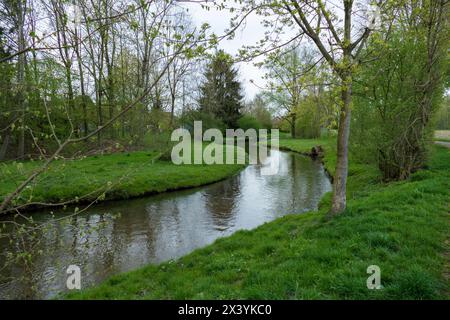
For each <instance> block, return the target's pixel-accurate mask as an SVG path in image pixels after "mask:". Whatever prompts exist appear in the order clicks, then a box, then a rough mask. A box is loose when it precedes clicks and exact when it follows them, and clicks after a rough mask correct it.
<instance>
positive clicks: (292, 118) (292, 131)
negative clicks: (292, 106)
mask: <svg viewBox="0 0 450 320" xmlns="http://www.w3.org/2000/svg"><path fill="white" fill-rule="evenodd" d="M296 121H297V115H296V114H295V113H294V114H292V115H291V137H292V138H296V137H297V134H296V133H295V122H296Z"/></svg>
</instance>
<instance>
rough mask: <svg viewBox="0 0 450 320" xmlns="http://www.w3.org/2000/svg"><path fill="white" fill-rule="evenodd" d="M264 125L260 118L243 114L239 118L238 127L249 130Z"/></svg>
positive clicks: (257, 128)
mask: <svg viewBox="0 0 450 320" xmlns="http://www.w3.org/2000/svg"><path fill="white" fill-rule="evenodd" d="M262 127H263V126H262V124H261V123H260V122H259V121H258V120H256V118H255V117H252V116H251V115H243V116H242V117H241V118H239V120H238V128H241V129H243V130H247V129H255V130H259V129H261V128H262Z"/></svg>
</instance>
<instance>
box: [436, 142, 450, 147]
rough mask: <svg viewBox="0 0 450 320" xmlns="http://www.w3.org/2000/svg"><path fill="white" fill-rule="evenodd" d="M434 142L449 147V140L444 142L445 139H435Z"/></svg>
mask: <svg viewBox="0 0 450 320" xmlns="http://www.w3.org/2000/svg"><path fill="white" fill-rule="evenodd" d="M434 143H436V144H438V145H440V146H444V147H447V148H449V149H450V142H445V141H435V142H434Z"/></svg>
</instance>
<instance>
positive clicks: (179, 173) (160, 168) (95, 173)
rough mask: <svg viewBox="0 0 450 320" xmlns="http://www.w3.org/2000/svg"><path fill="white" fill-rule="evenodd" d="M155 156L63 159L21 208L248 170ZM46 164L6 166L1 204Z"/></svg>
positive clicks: (152, 189)
mask: <svg viewBox="0 0 450 320" xmlns="http://www.w3.org/2000/svg"><path fill="white" fill-rule="evenodd" d="M156 155H157V154H156V153H154V152H130V153H117V154H110V155H101V156H92V157H87V158H84V159H78V160H57V161H55V162H54V163H52V164H51V166H50V167H49V169H48V170H47V171H46V172H44V173H42V174H41V175H40V176H39V177H38V179H36V181H35V183H33V184H32V185H30V187H28V188H27V189H26V190H25V191H24V192H23V193H22V194H21V195H20V197H19V198H17V199H16V200H15V204H19V205H20V204H24V203H30V202H46V203H59V202H63V201H67V200H70V199H76V198H78V199H80V200H79V201H91V200H94V199H99V200H105V199H106V200H108V199H127V198H131V197H137V196H142V195H145V194H152V193H159V192H164V191H169V190H176V189H182V188H189V187H197V186H200V185H204V184H208V183H212V182H215V181H219V180H222V179H225V178H227V177H229V176H231V175H233V174H235V173H237V172H238V171H239V170H240V169H242V168H243V167H244V166H243V165H174V164H172V162H170V161H154V159H155V157H156ZM41 164H42V162H41V161H27V162H22V163H16V162H8V163H2V164H0V201H1V199H2V198H3V197H5V195H6V194H8V193H10V192H11V191H13V190H14V189H15V188H16V187H17V186H18V185H19V183H20V182H22V181H23V180H24V179H25V178H26V177H27V176H28V174H30V172H32V170H33V169H36V168H37V167H38V166H40V165H41Z"/></svg>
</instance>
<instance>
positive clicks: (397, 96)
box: [353, 0, 448, 181]
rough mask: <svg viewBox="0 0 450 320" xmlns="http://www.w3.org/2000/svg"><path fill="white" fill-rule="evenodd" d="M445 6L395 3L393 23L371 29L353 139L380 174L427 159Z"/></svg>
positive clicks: (391, 175) (405, 170)
mask: <svg viewBox="0 0 450 320" xmlns="http://www.w3.org/2000/svg"><path fill="white" fill-rule="evenodd" d="M446 7H447V4H446V2H445V1H430V0H423V1H411V2H406V3H404V4H403V6H401V7H397V6H394V8H392V9H391V10H395V12H396V13H397V14H396V16H395V19H394V21H393V24H392V25H391V26H389V30H381V32H376V33H375V34H374V35H373V37H372V39H371V41H370V42H369V46H368V49H367V51H368V52H369V53H368V55H370V56H371V57H370V58H371V59H370V60H371V62H369V63H367V64H366V67H365V68H364V69H363V70H361V72H360V74H359V75H358V76H357V78H356V79H357V82H356V86H355V95H356V99H355V111H356V115H357V120H358V122H357V123H355V129H356V131H355V133H357V134H356V135H355V136H354V137H353V142H354V145H355V147H357V149H358V151H359V152H358V153H360V154H361V153H362V155H363V156H364V155H367V157H368V158H374V159H376V163H377V165H378V167H379V169H380V171H381V172H382V174H383V178H384V180H387V181H388V180H403V179H406V178H408V177H409V175H410V174H411V173H412V172H414V171H416V170H417V169H419V168H421V167H423V166H424V164H425V160H426V159H427V145H428V144H429V141H430V140H431V139H430V138H431V136H432V134H433V132H432V130H431V129H432V127H431V126H430V124H431V122H430V120H431V119H433V118H434V116H435V114H436V112H437V110H438V107H439V106H440V104H441V102H442V97H443V91H444V77H445V72H446V70H448V66H447V65H446V61H445V58H446V51H447V48H448V39H447V38H446V36H445V34H446V32H445V30H448V28H447V27H448V22H447V21H448V20H447V18H446V17H445V12H447V11H446ZM361 151H362V152H361Z"/></svg>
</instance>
